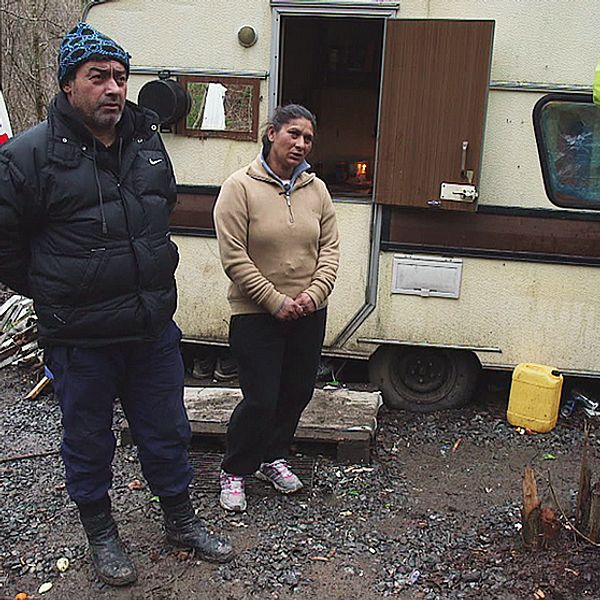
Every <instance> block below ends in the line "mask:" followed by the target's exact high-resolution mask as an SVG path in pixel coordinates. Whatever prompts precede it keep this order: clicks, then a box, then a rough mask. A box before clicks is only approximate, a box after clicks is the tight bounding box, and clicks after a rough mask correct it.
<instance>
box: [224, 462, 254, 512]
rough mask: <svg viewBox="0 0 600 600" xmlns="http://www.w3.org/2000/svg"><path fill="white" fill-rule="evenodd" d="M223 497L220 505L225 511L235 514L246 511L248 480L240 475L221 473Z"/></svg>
mask: <svg viewBox="0 0 600 600" xmlns="http://www.w3.org/2000/svg"><path fill="white" fill-rule="evenodd" d="M220 484H221V495H220V496H219V504H220V505H221V506H222V507H223V508H224V509H225V510H230V511H233V512H243V511H245V510H246V507H247V506H248V503H247V502H246V480H245V478H244V477H241V476H239V475H231V474H230V473H226V472H225V471H223V470H222V471H221V476H220Z"/></svg>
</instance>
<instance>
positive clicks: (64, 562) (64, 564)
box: [56, 556, 69, 573]
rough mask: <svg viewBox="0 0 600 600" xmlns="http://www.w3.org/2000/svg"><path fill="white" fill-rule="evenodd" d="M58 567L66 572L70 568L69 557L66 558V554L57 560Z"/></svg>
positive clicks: (62, 571)
mask: <svg viewBox="0 0 600 600" xmlns="http://www.w3.org/2000/svg"><path fill="white" fill-rule="evenodd" d="M56 568H57V569H58V570H59V571H60V572H61V573H64V572H65V571H66V570H67V569H68V568H69V559H68V558H65V557H64V556H63V557H62V558H59V559H58V560H57V561H56Z"/></svg>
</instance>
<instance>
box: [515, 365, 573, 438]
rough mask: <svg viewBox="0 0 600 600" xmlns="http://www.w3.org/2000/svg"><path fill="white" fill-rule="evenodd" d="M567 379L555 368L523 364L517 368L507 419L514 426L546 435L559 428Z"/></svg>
mask: <svg viewBox="0 0 600 600" xmlns="http://www.w3.org/2000/svg"><path fill="white" fill-rule="evenodd" d="M562 384H563V376H562V375H561V374H560V373H559V372H558V371H557V370H556V369H554V368H553V367H549V366H547V365H535V364H531V363H521V364H519V365H517V366H516V367H515V370H514V371H513V376H512V383H511V386H510V397H509V400H508V410H507V411H506V417H507V419H508V422H509V423H510V424H511V425H515V426H516V427H527V428H529V429H531V430H532V431H537V432H539V433H545V432H546V431H550V430H551V429H553V428H554V426H555V425H556V421H557V419H558V409H559V406H560V393H561V391H562Z"/></svg>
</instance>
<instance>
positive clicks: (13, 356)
mask: <svg viewBox="0 0 600 600" xmlns="http://www.w3.org/2000/svg"><path fill="white" fill-rule="evenodd" d="M41 364H42V350H41V349H40V348H38V343H37V317H36V315H35V312H34V310H33V300H31V299H30V298H25V297H24V296H19V295H16V294H15V295H13V296H10V297H9V298H8V300H6V301H5V302H4V303H3V304H2V306H0V369H2V368H4V367H7V366H8V365H18V366H30V365H41Z"/></svg>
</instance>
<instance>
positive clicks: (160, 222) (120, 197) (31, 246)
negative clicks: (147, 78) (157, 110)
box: [0, 93, 179, 346]
mask: <svg viewBox="0 0 600 600" xmlns="http://www.w3.org/2000/svg"><path fill="white" fill-rule="evenodd" d="M115 144H116V146H115V151H114V152H113V153H111V152H109V151H107V150H106V149H104V148H103V147H102V146H101V144H100V143H99V142H97V141H95V140H94V138H93V137H92V136H91V134H90V133H89V132H88V130H87V129H86V128H85V127H84V125H83V123H82V122H81V121H80V120H79V118H78V117H77V114H76V113H75V112H74V111H73V109H72V108H71V106H70V104H69V102H68V100H67V98H66V97H65V96H64V94H62V93H60V94H58V95H57V96H56V97H55V98H54V100H53V101H52V102H51V104H50V107H49V110H48V119H47V120H46V121H44V122H43V123H40V124H39V125H37V126H36V127H33V128H32V129H29V130H28V131H26V132H24V133H23V134H21V135H19V136H17V137H15V138H14V139H12V140H10V141H9V142H7V143H6V144H4V145H3V146H2V147H1V148H0V281H2V282H4V283H6V284H7V285H9V286H10V287H12V288H13V289H15V290H16V291H17V292H20V293H22V294H25V295H28V296H30V297H32V298H33V299H34V303H35V310H36V313H37V316H38V319H39V321H38V330H39V337H40V341H41V342H42V344H45V345H49V344H66V345H79V346H81V345H83V346H100V345H105V344H110V343H116V342H122V341H141V340H151V339H155V338H156V337H158V336H159V335H160V333H161V332H162V331H163V329H164V328H165V327H166V325H167V324H168V323H169V321H170V319H171V317H172V316H173V313H174V311H175V307H176V289H175V280H174V272H175V268H176V266H177V262H178V259H179V257H178V253H177V247H176V246H175V244H174V243H173V242H172V241H171V240H170V238H169V215H170V212H171V210H172V208H173V205H174V203H175V198H176V189H175V180H174V176H173V170H172V167H171V164H170V161H169V158H168V155H167V152H166V150H165V148H164V146H163V143H162V140H161V139H160V136H159V134H158V128H157V125H156V116H155V115H154V114H153V113H151V112H150V111H146V110H144V109H141V108H139V107H137V106H136V105H134V104H132V103H129V102H128V103H127V106H126V108H125V111H124V113H123V117H122V118H121V121H120V123H119V125H118V139H117V141H116V142H115ZM99 147H100V148H99Z"/></svg>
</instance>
